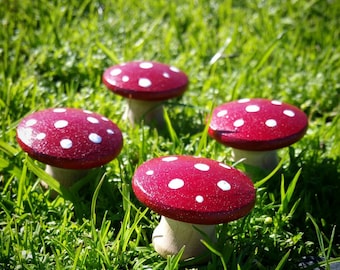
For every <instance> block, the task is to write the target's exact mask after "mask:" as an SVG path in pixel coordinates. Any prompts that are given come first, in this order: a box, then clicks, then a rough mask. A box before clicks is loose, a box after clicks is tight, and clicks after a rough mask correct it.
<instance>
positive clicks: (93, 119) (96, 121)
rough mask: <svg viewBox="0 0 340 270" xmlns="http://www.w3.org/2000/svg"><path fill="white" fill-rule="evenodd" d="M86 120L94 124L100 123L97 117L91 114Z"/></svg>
mask: <svg viewBox="0 0 340 270" xmlns="http://www.w3.org/2000/svg"><path fill="white" fill-rule="evenodd" d="M86 120H87V121H89V122H90V123H92V124H98V123H99V120H98V119H97V118H94V117H91V116H89V117H87V118H86Z"/></svg>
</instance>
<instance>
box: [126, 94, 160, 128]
mask: <svg viewBox="0 0 340 270" xmlns="http://www.w3.org/2000/svg"><path fill="white" fill-rule="evenodd" d="M123 119H124V120H128V121H129V122H130V123H131V124H133V125H134V124H136V123H139V122H141V121H142V120H144V123H145V124H147V125H149V124H155V125H156V126H161V125H162V124H163V123H164V119H163V106H162V103H161V102H159V101H145V100H136V99H129V100H128V101H127V106H126V109H125V112H124V115H123Z"/></svg>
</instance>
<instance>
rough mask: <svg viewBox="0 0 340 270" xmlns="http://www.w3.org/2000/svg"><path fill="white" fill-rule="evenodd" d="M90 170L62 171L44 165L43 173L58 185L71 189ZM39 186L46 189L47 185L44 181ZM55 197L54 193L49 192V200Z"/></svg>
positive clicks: (61, 169)
mask: <svg viewBox="0 0 340 270" xmlns="http://www.w3.org/2000/svg"><path fill="white" fill-rule="evenodd" d="M89 171H90V170H72V169H63V168H58V167H54V166H51V165H46V169H45V172H46V173H47V174H49V175H50V176H52V177H53V178H54V179H56V180H57V181H58V182H59V183H60V185H62V186H64V187H71V186H72V185H73V184H74V183H76V182H77V181H78V180H80V179H82V178H83V177H85V176H86V175H87V174H88V172H89ZM41 185H42V186H43V188H45V189H48V184H47V183H46V182H44V181H41ZM55 197H57V193H56V192H55V191H51V198H55Z"/></svg>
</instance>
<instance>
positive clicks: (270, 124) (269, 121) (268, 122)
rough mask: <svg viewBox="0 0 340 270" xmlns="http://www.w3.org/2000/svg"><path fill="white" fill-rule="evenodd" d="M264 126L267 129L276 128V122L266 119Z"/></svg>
mask: <svg viewBox="0 0 340 270" xmlns="http://www.w3.org/2000/svg"><path fill="white" fill-rule="evenodd" d="M265 124H266V126H267V127H276V125H277V122H276V121H275V120H274V119H268V120H267V121H266V123H265Z"/></svg>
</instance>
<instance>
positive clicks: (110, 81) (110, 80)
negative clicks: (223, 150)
mask: <svg viewBox="0 0 340 270" xmlns="http://www.w3.org/2000/svg"><path fill="white" fill-rule="evenodd" d="M106 81H107V82H108V84H110V85H116V84H117V81H116V80H114V79H111V78H106Z"/></svg>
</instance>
